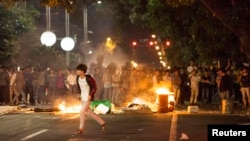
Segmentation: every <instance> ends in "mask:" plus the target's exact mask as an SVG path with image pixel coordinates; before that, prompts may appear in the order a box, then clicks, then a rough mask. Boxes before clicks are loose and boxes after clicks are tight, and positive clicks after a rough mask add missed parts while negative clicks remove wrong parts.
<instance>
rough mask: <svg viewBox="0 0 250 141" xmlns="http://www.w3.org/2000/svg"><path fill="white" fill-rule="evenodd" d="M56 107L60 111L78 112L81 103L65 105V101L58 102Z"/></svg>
mask: <svg viewBox="0 0 250 141" xmlns="http://www.w3.org/2000/svg"><path fill="white" fill-rule="evenodd" d="M57 107H58V109H59V110H60V111H61V112H62V113H79V111H80V109H81V105H75V106H66V102H62V103H60V104H59V105H58V106H57Z"/></svg>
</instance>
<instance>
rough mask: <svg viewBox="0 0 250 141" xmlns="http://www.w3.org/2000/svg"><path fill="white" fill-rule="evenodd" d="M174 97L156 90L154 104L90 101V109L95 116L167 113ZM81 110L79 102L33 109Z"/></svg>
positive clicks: (72, 111)
mask: <svg viewBox="0 0 250 141" xmlns="http://www.w3.org/2000/svg"><path fill="white" fill-rule="evenodd" d="M174 105H175V103H174V95H173V93H172V92H170V91H168V90H167V89H165V88H158V89H157V90H156V100H155V101H154V102H152V101H147V100H144V99H143V98H140V97H137V98H134V99H133V100H131V102H127V104H126V106H123V107H116V106H115V105H114V104H113V103H111V102H110V101H108V100H97V101H92V102H91V104H90V108H91V109H92V110H94V112H95V113H97V114H108V113H112V114H124V113H126V112H127V111H142V110H144V111H149V112H159V113H167V112H172V111H173V110H174ZM80 108H81V104H80V101H79V100H78V101H64V100H59V101H58V102H57V103H56V104H54V107H50V108H39V107H38V108H35V109H34V111H35V112H61V113H79V111H80Z"/></svg>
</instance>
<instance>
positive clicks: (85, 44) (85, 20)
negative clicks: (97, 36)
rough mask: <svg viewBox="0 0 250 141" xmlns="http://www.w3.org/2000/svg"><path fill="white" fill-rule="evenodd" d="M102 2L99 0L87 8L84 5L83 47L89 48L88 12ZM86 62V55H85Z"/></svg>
mask: <svg viewBox="0 0 250 141" xmlns="http://www.w3.org/2000/svg"><path fill="white" fill-rule="evenodd" d="M101 3H102V1H100V0H98V1H97V2H95V3H92V4H91V5H89V6H87V5H86V4H84V6H83V47H87V44H88V43H89V42H88V10H89V9H90V8H91V7H92V6H94V5H96V4H101ZM84 61H86V53H84Z"/></svg>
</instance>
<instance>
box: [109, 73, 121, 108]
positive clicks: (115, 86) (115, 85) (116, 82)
mask: <svg viewBox="0 0 250 141" xmlns="http://www.w3.org/2000/svg"><path fill="white" fill-rule="evenodd" d="M119 94H120V71H119V69H118V68H116V70H115V73H114V74H113V75H112V98H111V100H112V103H114V104H117V103H118V98H119Z"/></svg>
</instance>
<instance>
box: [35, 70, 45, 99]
mask: <svg viewBox="0 0 250 141" xmlns="http://www.w3.org/2000/svg"><path fill="white" fill-rule="evenodd" d="M37 74H38V76H37V89H36V92H37V98H36V100H37V103H38V104H46V103H47V99H46V98H47V97H46V88H47V83H46V82H47V80H46V78H47V76H46V75H47V74H46V70H45V69H42V68H39V69H38V73H37Z"/></svg>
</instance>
